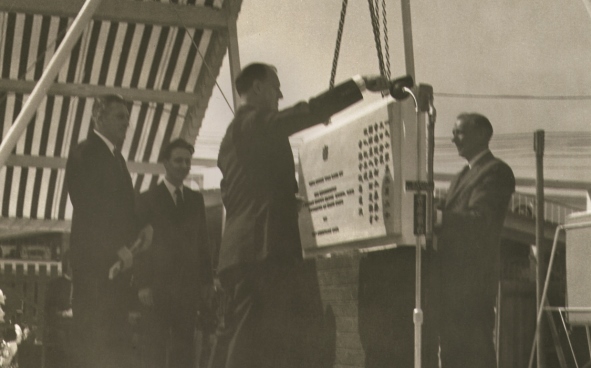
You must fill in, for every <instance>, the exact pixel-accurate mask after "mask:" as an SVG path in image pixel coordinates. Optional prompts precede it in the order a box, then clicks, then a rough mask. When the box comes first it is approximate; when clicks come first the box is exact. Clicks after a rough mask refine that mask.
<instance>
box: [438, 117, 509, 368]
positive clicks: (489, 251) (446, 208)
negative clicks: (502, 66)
mask: <svg viewBox="0 0 591 368" xmlns="http://www.w3.org/2000/svg"><path fill="white" fill-rule="evenodd" d="M492 134H493V128H492V125H491V123H490V122H489V120H488V119H487V118H486V117H485V116H483V115H480V114H476V113H469V114H466V113H465V114H460V115H459V116H458V118H457V121H456V123H455V125H454V129H453V138H452V142H453V143H454V144H455V145H456V147H457V149H458V154H459V155H460V156H462V157H464V158H465V159H466V160H467V161H468V165H466V167H464V169H463V170H462V171H461V172H460V173H459V174H458V175H457V177H456V178H455V179H454V180H453V181H452V183H451V185H450V188H449V191H448V193H447V198H446V200H445V202H444V203H442V205H441V206H440V208H441V214H442V216H441V217H442V221H441V225H440V228H439V230H438V241H437V248H438V257H439V266H440V270H439V271H440V275H439V280H440V292H441V294H440V295H441V301H440V306H441V310H440V312H441V313H440V344H441V364H442V368H457V367H471V368H480V367H481V368H496V366H497V363H496V355H495V350H494V344H493V329H494V322H495V312H494V308H495V297H496V294H497V288H498V281H499V264H500V259H499V247H500V244H499V243H500V237H501V230H502V228H503V223H504V221H505V215H506V213H507V206H508V204H509V199H510V198H511V194H512V193H513V192H514V191H515V177H514V176H513V171H512V170H511V168H510V167H509V166H508V165H507V164H506V163H504V162H503V161H501V160H499V159H497V158H496V157H494V156H493V154H492V153H491V152H490V150H489V148H488V144H489V141H490V138H491V137H492ZM438 215H439V213H438ZM438 217H439V216H438Z"/></svg>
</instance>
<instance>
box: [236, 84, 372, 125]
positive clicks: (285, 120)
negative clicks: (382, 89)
mask: <svg viewBox="0 0 591 368" xmlns="http://www.w3.org/2000/svg"><path fill="white" fill-rule="evenodd" d="M362 99H363V95H362V93H361V90H360V89H359V87H358V85H357V83H356V82H355V81H354V80H352V79H350V80H348V81H346V82H343V83H341V84H339V85H337V86H336V87H334V88H333V89H330V90H328V91H326V92H323V93H321V94H319V95H318V96H316V97H313V98H311V99H310V101H309V102H300V103H298V104H296V105H294V106H292V107H290V108H287V109H284V110H281V111H271V110H259V111H256V113H255V114H256V115H255V116H253V118H252V119H247V120H246V124H245V125H244V127H243V129H264V130H266V131H276V134H280V135H283V136H290V135H292V134H295V133H297V132H299V131H301V130H304V129H307V128H309V127H312V126H314V125H316V124H319V123H322V122H325V121H326V120H328V118H330V117H331V116H332V115H334V114H336V113H337V112H339V111H341V110H344V109H345V108H347V107H349V106H351V105H352V104H354V103H355V102H357V101H360V100H362ZM248 122H251V123H252V122H257V126H256V127H253V126H250V125H249V123H248Z"/></svg>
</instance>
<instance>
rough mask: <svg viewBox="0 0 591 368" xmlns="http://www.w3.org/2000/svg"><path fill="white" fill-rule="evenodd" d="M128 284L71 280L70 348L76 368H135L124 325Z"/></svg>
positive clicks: (127, 328) (134, 354) (127, 326)
mask: <svg viewBox="0 0 591 368" xmlns="http://www.w3.org/2000/svg"><path fill="white" fill-rule="evenodd" d="M128 285H129V284H128V281H126V280H123V279H122V280H115V281H112V282H102V283H101V282H99V281H97V280H93V279H90V280H88V279H86V280H80V278H79V279H78V281H76V279H74V298H73V303H72V307H73V308H72V309H73V314H74V318H73V338H74V339H73V348H74V358H75V366H76V367H77V368H107V367H108V368H119V367H121V368H130V367H136V366H137V362H138V352H136V351H134V349H133V347H132V336H131V327H130V324H129V322H128V313H129V302H130V300H131V299H130V298H131V290H130V289H129V287H128Z"/></svg>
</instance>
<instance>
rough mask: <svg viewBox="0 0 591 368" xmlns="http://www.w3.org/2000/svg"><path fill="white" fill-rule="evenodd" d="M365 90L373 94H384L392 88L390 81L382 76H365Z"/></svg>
mask: <svg viewBox="0 0 591 368" xmlns="http://www.w3.org/2000/svg"><path fill="white" fill-rule="evenodd" d="M363 81H364V82H365V88H367V90H368V91H372V92H382V91H385V90H387V89H389V88H390V81H389V80H388V79H387V78H386V77H383V76H381V75H373V76H364V77H363Z"/></svg>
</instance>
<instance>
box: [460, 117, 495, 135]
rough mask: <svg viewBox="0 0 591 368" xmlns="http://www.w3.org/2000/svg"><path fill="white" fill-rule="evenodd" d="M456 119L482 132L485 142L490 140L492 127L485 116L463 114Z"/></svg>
mask: <svg viewBox="0 0 591 368" xmlns="http://www.w3.org/2000/svg"><path fill="white" fill-rule="evenodd" d="M457 119H458V120H460V121H463V122H465V123H467V124H469V125H471V126H473V127H474V128H476V129H477V130H479V131H481V132H483V133H484V135H485V137H486V140H487V141H490V139H491V138H492V135H493V127H492V124H491V123H490V121H489V120H488V118H487V117H486V116H484V115H482V114H479V113H477V112H464V113H461V114H460V115H458V117H457Z"/></svg>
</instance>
